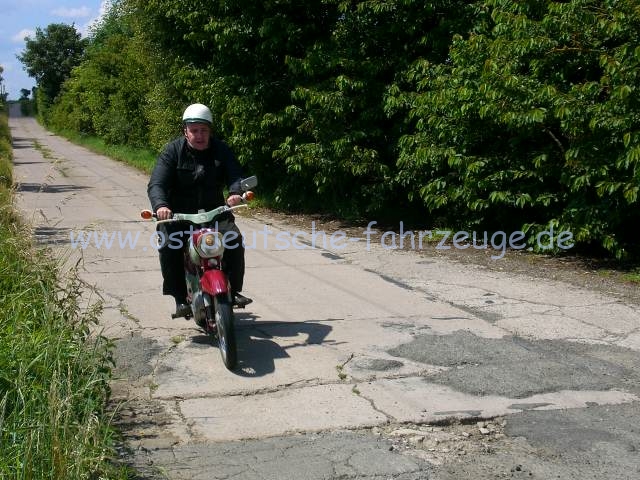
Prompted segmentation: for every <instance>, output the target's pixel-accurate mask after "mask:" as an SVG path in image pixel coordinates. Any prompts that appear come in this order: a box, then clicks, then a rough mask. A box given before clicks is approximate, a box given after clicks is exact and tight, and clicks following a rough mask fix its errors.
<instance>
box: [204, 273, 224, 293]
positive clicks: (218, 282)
mask: <svg viewBox="0 0 640 480" xmlns="http://www.w3.org/2000/svg"><path fill="white" fill-rule="evenodd" d="M200 286H201V287H202V291H203V292H207V293H208V294H209V295H212V296H215V295H219V294H221V293H224V294H228V293H229V282H228V280H227V276H226V275H225V273H224V272H223V271H222V270H207V271H206V272H204V275H202V277H200Z"/></svg>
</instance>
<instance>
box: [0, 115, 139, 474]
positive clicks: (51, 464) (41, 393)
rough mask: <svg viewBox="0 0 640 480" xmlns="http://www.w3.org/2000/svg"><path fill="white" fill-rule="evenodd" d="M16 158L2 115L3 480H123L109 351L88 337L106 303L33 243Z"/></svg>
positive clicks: (0, 415) (0, 456)
mask: <svg viewBox="0 0 640 480" xmlns="http://www.w3.org/2000/svg"><path fill="white" fill-rule="evenodd" d="M11 155H12V152H11V144H10V135H9V128H8V125H7V118H6V115H5V114H4V113H2V112H0V212H1V213H0V478H7V479H40V478H47V479H56V480H68V479H95V480H97V479H107V478H109V479H125V478H127V476H126V472H125V470H124V469H123V468H122V467H119V466H117V465H116V463H115V462H114V461H113V460H114V459H115V450H114V444H115V442H114V440H115V439H114V433H113V430H112V429H111V427H110V426H109V420H110V419H109V415H108V414H107V412H106V402H107V399H108V393H109V388H108V381H109V379H110V372H111V370H110V367H111V363H110V353H109V352H110V350H109V344H108V342H107V341H106V339H104V338H101V337H99V336H96V335H92V334H91V333H90V327H91V325H92V324H93V323H95V322H96V320H97V318H98V316H99V314H100V304H99V303H92V304H91V305H89V306H87V305H85V302H86V301H87V298H86V294H84V293H83V286H82V285H81V283H80V281H79V279H78V277H77V276H76V275H75V274H74V272H73V269H72V271H71V272H70V273H69V274H68V275H66V276H65V278H62V277H61V273H60V272H61V269H60V268H59V265H58V264H57V263H56V261H55V260H54V259H53V257H52V256H49V255H48V253H47V251H46V250H43V249H41V248H36V246H34V245H33V244H32V240H31V238H32V235H31V233H32V232H30V231H28V230H27V227H25V226H24V225H23V224H22V223H21V222H20V220H19V218H18V216H17V214H16V213H15V212H14V210H13V206H12V178H11V171H12V169H11Z"/></svg>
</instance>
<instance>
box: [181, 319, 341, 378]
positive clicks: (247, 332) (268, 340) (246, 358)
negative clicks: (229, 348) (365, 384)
mask: <svg viewBox="0 0 640 480" xmlns="http://www.w3.org/2000/svg"><path fill="white" fill-rule="evenodd" d="M235 317H236V341H237V345H238V366H237V367H236V368H235V370H234V373H235V374H236V375H239V376H242V377H261V376H264V375H268V374H270V373H273V372H274V371H275V360H276V359H277V358H289V354H288V353H287V350H289V349H291V348H301V347H307V346H309V345H321V344H326V343H327V342H326V341H325V338H326V337H327V335H328V334H329V332H331V330H332V327H331V326H329V325H326V324H323V323H318V322H314V321H307V322H270V321H258V319H259V316H257V315H254V314H252V313H248V312H236V313H235ZM299 336H306V338H301V340H300V341H298V342H294V343H287V344H286V345H284V346H283V345H280V344H279V343H278V342H276V341H274V340H273V339H274V338H295V337H299ZM192 341H193V342H196V343H198V342H199V341H202V340H201V339H199V337H195V338H193V339H192ZM208 341H209V342H210V341H211V340H208Z"/></svg>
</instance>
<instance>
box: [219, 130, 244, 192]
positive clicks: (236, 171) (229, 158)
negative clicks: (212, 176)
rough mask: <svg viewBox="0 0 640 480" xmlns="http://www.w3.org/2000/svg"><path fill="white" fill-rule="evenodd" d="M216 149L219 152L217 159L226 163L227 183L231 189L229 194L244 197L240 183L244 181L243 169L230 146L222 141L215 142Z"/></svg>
mask: <svg viewBox="0 0 640 480" xmlns="http://www.w3.org/2000/svg"><path fill="white" fill-rule="evenodd" d="M214 144H215V148H216V150H217V158H219V159H220V160H221V161H222V162H223V163H224V169H225V172H226V175H227V182H228V185H227V186H228V187H229V194H231V195H242V189H241V188H240V181H241V180H242V167H241V166H240V163H238V160H237V159H236V157H235V155H234V154H233V152H232V151H231V149H230V148H229V146H228V145H227V144H226V143H224V142H222V141H220V140H214Z"/></svg>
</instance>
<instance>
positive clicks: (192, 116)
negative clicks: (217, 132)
mask: <svg viewBox="0 0 640 480" xmlns="http://www.w3.org/2000/svg"><path fill="white" fill-rule="evenodd" d="M182 123H206V124H207V125H209V126H210V125H211V124H212V123H213V115H211V110H209V108H208V107H207V106H206V105H203V104H201V103H194V104H193V105H189V106H188V107H187V108H186V109H185V111H184V113H183V114H182Z"/></svg>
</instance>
